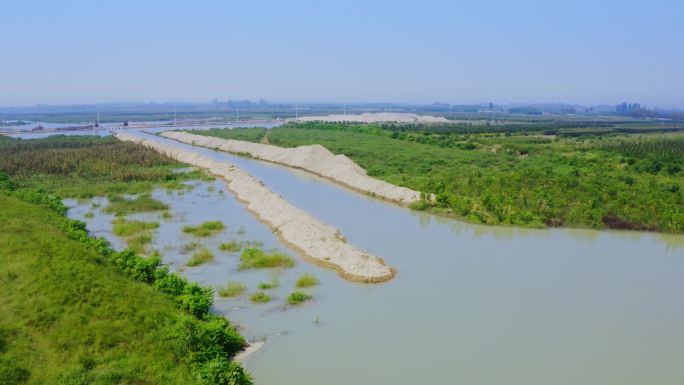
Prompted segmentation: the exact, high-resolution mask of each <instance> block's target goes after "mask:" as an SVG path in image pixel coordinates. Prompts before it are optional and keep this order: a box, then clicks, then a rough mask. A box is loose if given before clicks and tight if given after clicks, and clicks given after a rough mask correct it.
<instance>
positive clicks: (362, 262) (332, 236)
mask: <svg viewBox="0 0 684 385" xmlns="http://www.w3.org/2000/svg"><path fill="white" fill-rule="evenodd" d="M115 135H116V137H117V138H118V139H119V140H127V141H131V142H135V143H140V144H142V145H145V146H148V147H150V148H152V149H154V150H156V151H158V152H160V153H163V154H166V155H168V156H170V157H171V158H173V159H176V160H178V161H181V162H183V163H188V164H191V165H193V166H197V167H201V168H203V169H205V170H207V171H209V172H210V173H211V174H214V175H216V176H219V177H221V178H223V179H224V180H225V181H226V185H227V187H228V189H229V190H230V191H231V192H232V193H233V194H234V195H235V197H236V198H237V199H238V200H239V201H241V202H243V203H244V204H245V205H246V206H247V209H248V210H250V211H251V212H252V213H254V214H255V215H256V216H257V217H258V218H259V219H260V220H261V221H263V222H264V223H266V224H267V225H268V226H270V227H271V229H272V230H273V232H274V233H275V234H276V235H277V236H278V237H279V238H280V239H281V241H283V242H284V243H286V244H288V245H290V246H291V247H293V248H294V249H296V250H297V251H299V252H300V253H301V254H302V255H303V257H305V258H306V259H307V260H309V261H311V262H313V263H316V264H319V265H322V266H325V267H329V268H332V269H335V270H336V271H337V272H338V273H339V274H340V276H342V277H343V278H346V279H349V280H351V281H357V282H367V283H373V282H382V281H386V280H389V279H391V278H392V277H393V276H394V273H395V270H394V269H392V268H390V267H389V266H386V265H385V263H384V261H383V260H382V259H381V258H378V257H376V256H373V255H370V254H367V253H365V252H363V251H361V250H358V249H356V248H355V247H354V246H352V245H350V244H348V243H346V242H345V240H344V238H343V237H342V235H341V234H340V233H339V231H338V230H337V229H335V228H333V227H330V226H328V225H326V224H324V223H322V222H321V221H319V220H317V219H315V218H313V217H311V216H310V215H308V214H306V213H305V212H303V211H302V210H300V209H298V208H296V207H294V206H292V205H291V204H289V203H288V202H287V201H285V200H284V199H283V198H282V197H280V196H279V195H277V194H275V193H273V192H272V191H270V190H269V189H268V188H266V187H265V186H264V184H263V183H262V182H261V181H259V180H258V179H256V178H254V177H253V176H252V175H250V174H249V173H247V172H245V171H242V170H241V169H239V168H237V167H236V166H234V165H232V164H230V163H227V162H219V161H216V160H213V159H211V158H209V157H206V156H203V155H200V154H197V153H195V152H192V151H188V150H184V149H181V148H178V147H175V146H173V145H169V144H166V143H160V142H156V141H152V140H148V139H143V138H140V137H137V136H134V135H131V134H128V133H117V134H115Z"/></svg>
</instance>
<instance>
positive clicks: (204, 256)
mask: <svg viewBox="0 0 684 385" xmlns="http://www.w3.org/2000/svg"><path fill="white" fill-rule="evenodd" d="M213 261H214V253H212V252H211V250H209V249H207V248H203V249H200V250H198V251H196V252H195V253H194V254H193V255H192V257H190V259H189V260H188V263H187V265H188V266H190V267H193V266H199V265H203V264H205V263H209V262H213Z"/></svg>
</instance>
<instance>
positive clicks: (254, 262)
mask: <svg viewBox="0 0 684 385" xmlns="http://www.w3.org/2000/svg"><path fill="white" fill-rule="evenodd" d="M292 266H294V260H293V259H292V258H290V256H288V255H286V254H284V253H282V252H279V251H272V252H265V251H263V250H261V249H256V248H246V249H244V250H243V251H242V255H241V256H240V266H239V267H238V269H239V270H245V269H266V268H273V267H292Z"/></svg>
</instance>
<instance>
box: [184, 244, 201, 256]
mask: <svg viewBox="0 0 684 385" xmlns="http://www.w3.org/2000/svg"><path fill="white" fill-rule="evenodd" d="M200 246H202V245H201V244H200V243H199V242H197V241H193V242H190V243H186V244H185V245H183V247H182V248H181V252H182V253H186V254H187V253H190V252H192V251H195V250H197V249H198V248H199V247H200Z"/></svg>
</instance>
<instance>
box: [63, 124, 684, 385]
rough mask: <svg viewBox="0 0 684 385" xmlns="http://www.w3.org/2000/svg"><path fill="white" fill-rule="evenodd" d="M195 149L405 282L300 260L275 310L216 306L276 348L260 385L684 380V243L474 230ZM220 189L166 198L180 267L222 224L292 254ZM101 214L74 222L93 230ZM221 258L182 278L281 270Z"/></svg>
mask: <svg viewBox="0 0 684 385" xmlns="http://www.w3.org/2000/svg"><path fill="white" fill-rule="evenodd" d="M139 135H145V136H146V137H148V138H154V140H159V141H164V142H168V143H173V144H174V145H177V146H181V147H185V148H194V147H192V146H190V145H184V144H180V143H177V142H173V141H170V140H168V139H164V138H158V137H152V136H151V135H146V134H139ZM194 150H195V151H197V152H200V153H202V154H205V155H210V156H212V157H214V158H216V159H222V160H227V161H230V162H233V163H235V164H237V165H239V166H240V167H242V168H243V169H245V170H247V171H249V172H250V173H252V174H253V175H254V176H255V177H257V178H259V179H261V180H262V181H263V182H264V183H265V184H266V185H267V186H268V187H269V188H271V189H272V190H274V191H276V192H277V193H279V194H281V195H282V196H283V197H284V198H285V199H287V200H288V201H289V202H290V203H292V204H294V205H295V206H297V207H299V208H301V209H303V210H304V211H306V212H308V213H310V214H312V215H313V216H315V217H317V218H319V219H320V220H322V221H323V222H325V223H327V224H330V225H332V226H334V227H337V228H338V229H340V230H341V232H342V234H343V235H344V236H345V237H346V238H347V239H348V241H349V242H350V243H352V244H353V245H355V246H357V247H359V248H361V249H363V250H366V251H368V252H371V253H373V254H375V255H378V256H381V257H383V258H384V259H385V261H386V262H387V264H389V265H390V266H393V267H396V268H397V269H398V271H399V273H398V275H397V277H396V278H394V279H393V280H392V281H389V282H387V283H383V284H379V285H364V284H356V283H351V282H347V281H344V280H342V279H341V278H339V277H338V276H337V275H336V274H335V273H334V272H332V271H329V270H326V269H323V268H320V267H317V266H313V265H310V264H308V263H306V262H304V261H302V260H298V264H297V266H296V267H295V268H293V269H291V270H285V271H283V272H281V273H280V276H279V277H280V278H279V280H280V286H279V288H278V289H276V290H275V291H274V292H273V296H274V297H275V298H274V299H273V301H272V302H271V303H269V304H265V305H254V304H251V303H249V301H248V300H247V299H240V300H217V301H216V309H217V311H220V312H222V313H224V314H226V315H227V316H228V317H230V318H231V319H232V320H235V321H236V322H238V323H239V324H241V325H244V326H245V327H246V330H245V334H246V335H248V336H249V337H253V338H263V337H265V338H266V341H267V343H266V345H265V346H264V348H262V349H261V350H260V351H258V352H257V353H256V354H255V355H253V356H252V357H250V358H249V359H248V360H247V362H246V366H247V368H248V369H249V370H250V371H251V372H252V373H253V374H254V376H255V378H256V383H257V384H259V385H321V384H326V385H338V384H339V385H342V384H345V385H347V384H395V385H404V384H406V385H408V384H411V385H415V384H467V385H473V384H487V385H491V384H507V385H508V384H525V385H531V384H540V385H541V384H543V385H547V384H572V385H576V384H596V385H607V384H616V385H617V384H620V385H623V384H635V385H636V384H639V385H642V384H649V383H658V384H681V383H684V368H682V366H681V362H682V357H684V328H682V325H684V301H682V300H681V293H683V292H684V237H683V236H681V235H677V236H674V235H671V236H667V235H658V234H648V233H637V232H613V231H605V232H598V231H590V230H561V229H551V230H522V229H512V228H501V227H484V226H475V225H468V224H464V223H461V222H458V221H454V220H450V219H445V218H439V217H435V216H432V215H429V214H424V213H416V212H412V211H410V210H407V209H404V208H400V207H396V206H394V205H391V204H388V203H385V202H381V201H378V200H374V199H372V198H369V197H366V196H363V195H361V194H357V193H354V192H351V191H347V190H345V189H342V188H339V187H337V186H335V185H332V184H331V183H328V182H326V181H323V180H321V179H319V178H317V177H314V176H311V175H309V174H306V173H304V172H300V171H296V170H291V169H287V168H284V167H281V166H277V165H272V164H267V163H263V162H259V161H255V160H251V159H244V158H239V157H236V156H232V155H229V154H225V153H219V152H215V151H212V150H208V149H202V148H194ZM209 185H212V186H214V187H213V190H214V191H209V190H210V188H209V187H208V186H209ZM221 190H225V189H224V187H223V184H222V183H221V182H220V181H216V182H213V183H210V184H205V183H202V184H200V185H198V186H197V187H195V188H194V189H193V190H191V191H189V192H185V193H183V195H180V194H179V193H178V192H172V193H166V192H164V191H161V190H159V191H156V192H155V193H154V196H155V197H157V198H158V199H160V200H163V201H165V202H167V203H169V204H170V205H171V210H170V212H171V213H172V216H173V217H172V218H171V219H170V220H163V219H160V222H161V223H162V224H161V227H160V229H159V230H157V231H156V234H157V235H156V236H155V241H154V245H153V247H154V248H157V249H159V250H160V251H161V253H162V255H163V256H164V259H165V261H169V262H173V263H174V266H175V267H176V268H178V267H180V266H182V264H183V263H184V261H186V260H187V258H189V256H188V255H183V254H181V251H180V249H181V248H182V245H183V244H186V243H188V242H190V241H191V240H192V237H190V236H188V235H184V234H183V233H182V231H181V227H182V225H183V224H198V223H200V222H203V221H206V220H216V219H219V220H222V221H224V222H225V223H226V224H227V226H228V229H227V230H225V231H224V232H223V233H221V234H219V235H217V236H215V237H212V238H209V239H208V240H207V241H206V242H207V245H208V247H210V248H215V247H217V245H218V243H219V242H225V241H227V240H231V239H245V240H260V241H263V242H264V248H271V247H278V248H280V249H281V250H287V248H285V247H284V246H282V245H279V244H278V241H277V239H276V238H275V237H274V235H273V234H272V233H271V232H270V230H269V229H268V228H267V227H266V226H265V225H263V224H261V223H259V222H257V221H256V220H255V219H254V218H253V217H252V216H251V215H250V214H249V213H247V212H246V211H245V210H244V208H243V207H242V206H241V204H239V203H238V202H236V201H235V200H234V199H233V198H232V195H230V193H229V192H227V191H226V192H224V193H220V191H221ZM70 203H74V202H70ZM88 207H89V206H88V204H87V203H86V204H82V205H79V206H76V207H75V208H74V209H72V210H71V211H70V215H73V216H76V217H81V218H82V215H83V214H84V213H85V212H86V211H87V210H90V209H89V208H88ZM154 215H157V214H154ZM111 220H112V218H111V217H106V216H100V215H96V216H95V218H94V219H92V220H89V221H90V222H89V229H91V231H105V232H106V231H107V230H108V228H107V226H110V227H111V225H110V222H111ZM165 221H166V222H165ZM100 222H101V223H100ZM240 226H242V227H244V229H245V234H238V232H239V231H238V230H239V228H240ZM240 233H241V232H240ZM215 252H216V255H217V259H216V262H214V263H210V264H207V265H203V266H199V267H195V268H185V269H184V271H183V274H185V275H186V276H188V277H189V278H191V279H194V280H197V281H200V282H202V283H205V284H211V285H220V284H223V283H225V282H226V281H227V280H231V279H232V280H239V281H243V282H245V283H247V285H248V286H249V289H250V292H253V291H254V290H255V289H256V284H257V283H258V282H260V281H266V280H268V279H269V278H270V276H271V274H272V272H268V271H237V263H238V255H237V253H222V252H219V251H215ZM292 255H295V254H294V253H292ZM305 271H308V272H312V273H313V274H314V275H316V276H317V277H318V278H319V279H320V280H321V285H320V286H317V287H315V288H312V289H308V290H307V291H309V292H310V293H311V294H313V295H314V300H313V302H311V303H308V304H305V305H303V306H301V307H296V308H291V307H286V306H284V305H283V304H284V301H285V297H286V295H287V294H288V293H289V292H290V291H292V290H293V287H294V280H295V279H296V278H297V277H298V276H299V275H301V273H303V272H305Z"/></svg>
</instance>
